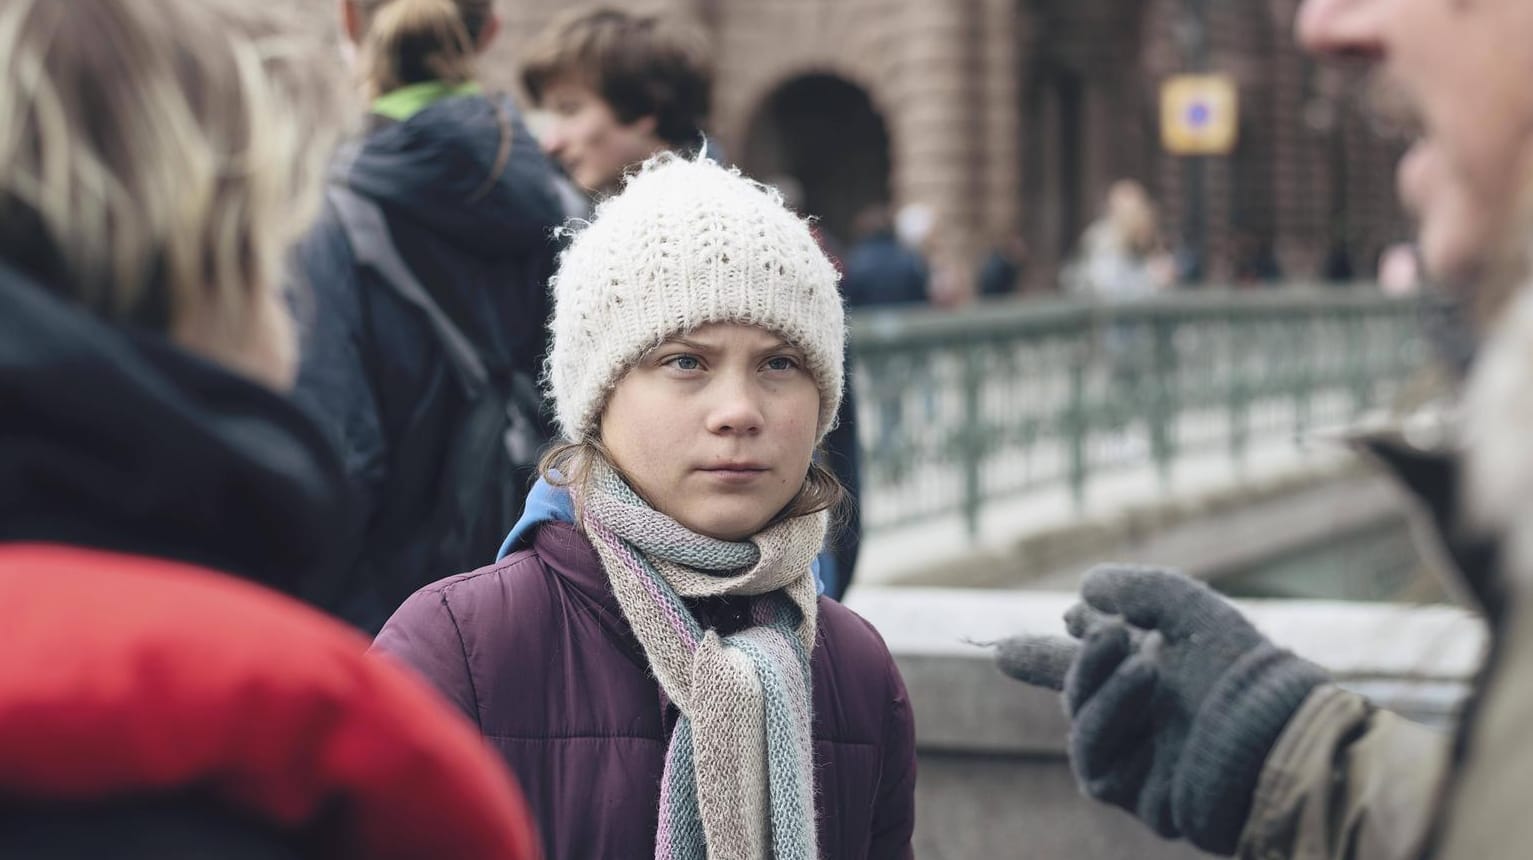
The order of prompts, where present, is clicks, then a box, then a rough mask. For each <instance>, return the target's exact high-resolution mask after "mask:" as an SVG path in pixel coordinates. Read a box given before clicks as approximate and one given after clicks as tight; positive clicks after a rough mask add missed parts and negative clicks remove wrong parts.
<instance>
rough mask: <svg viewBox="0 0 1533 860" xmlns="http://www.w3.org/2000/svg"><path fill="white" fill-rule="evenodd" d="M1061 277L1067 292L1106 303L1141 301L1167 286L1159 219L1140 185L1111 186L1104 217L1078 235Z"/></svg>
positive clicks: (1168, 275) (1127, 182)
mask: <svg viewBox="0 0 1533 860" xmlns="http://www.w3.org/2000/svg"><path fill="white" fill-rule="evenodd" d="M1064 277H1065V280H1066V282H1067V284H1069V286H1070V289H1072V290H1074V291H1077V292H1083V293H1086V294H1087V295H1090V296H1092V297H1093V298H1096V299H1100V300H1104V301H1124V300H1132V299H1138V298H1143V297H1145V296H1147V295H1150V294H1152V293H1154V292H1156V291H1158V290H1160V289H1163V288H1164V287H1166V286H1167V285H1169V284H1170V282H1171V273H1170V271H1169V260H1168V258H1167V256H1166V255H1165V253H1164V252H1163V250H1162V249H1161V236H1160V220H1159V215H1158V214H1157V213H1156V211H1155V204H1154V203H1152V202H1151V200H1150V195H1149V193H1148V192H1146V191H1145V188H1144V186H1143V185H1141V184H1140V183H1139V182H1137V181H1135V180H1132V179H1123V180H1119V181H1117V182H1115V183H1113V185H1112V187H1111V188H1110V189H1108V193H1107V199H1106V203H1105V206H1104V208H1103V212H1102V216H1101V217H1100V218H1098V219H1097V220H1096V221H1094V222H1093V223H1092V224H1091V226H1089V227H1087V228H1086V232H1085V234H1084V235H1082V236H1081V241H1080V248H1079V250H1078V252H1077V257H1076V260H1075V261H1074V263H1072V264H1071V266H1070V268H1069V270H1068V271H1067V272H1066V273H1065V275H1064Z"/></svg>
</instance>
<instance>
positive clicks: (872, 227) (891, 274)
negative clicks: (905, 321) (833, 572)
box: [842, 203, 930, 308]
mask: <svg viewBox="0 0 1533 860" xmlns="http://www.w3.org/2000/svg"><path fill="white" fill-rule="evenodd" d="M853 232H854V233H855V234H856V235H857V237H858V238H857V241H856V242H855V243H854V244H853V245H852V250H851V252H850V253H848V254H847V258H846V282H845V285H844V287H843V290H842V291H843V292H844V293H845V294H846V304H847V306H848V307H851V308H870V307H890V306H897V305H924V304H926V301H927V294H926V289H927V282H928V280H929V279H930V272H929V271H928V269H927V267H926V260H925V259H924V258H923V257H922V256H921V254H920V252H918V251H916V250H915V249H913V248H911V247H909V246H908V245H906V244H905V243H904V242H902V241H901V240H900V238H899V237H898V236H897V235H896V233H895V222H894V218H893V217H892V216H891V215H890V212H889V207H888V206H887V205H885V204H881V203H880V204H875V205H873V206H869V207H867V208H866V209H864V210H863V211H862V212H861V213H859V214H858V216H857V218H856V222H855V224H854V225H853Z"/></svg>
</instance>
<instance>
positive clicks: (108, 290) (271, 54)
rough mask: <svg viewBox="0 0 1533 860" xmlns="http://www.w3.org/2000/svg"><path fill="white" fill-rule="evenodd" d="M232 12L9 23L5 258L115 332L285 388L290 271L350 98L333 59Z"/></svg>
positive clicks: (0, 72)
mask: <svg viewBox="0 0 1533 860" xmlns="http://www.w3.org/2000/svg"><path fill="white" fill-rule="evenodd" d="M218 5H219V14H218V15H204V14H194V13H189V12H188V11H187V9H186V6H185V5H184V4H181V3H170V4H156V6H155V9H156V12H157V15H158V16H159V17H158V20H157V23H156V24H154V25H153V26H149V25H148V24H147V22H145V21H141V20H138V19H137V17H136V16H137V15H138V14H141V11H140V10H135V9H133V8H132V4H125V3H121V2H106V0H71V2H69V3H54V2H41V1H40V0H13V1H12V2H8V3H6V4H5V6H4V7H3V9H0V80H3V81H5V82H7V83H6V85H5V86H3V87H0V256H3V259H4V260H5V261H6V262H7V263H9V264H11V265H15V266H17V267H19V268H20V269H21V270H23V271H24V272H25V273H26V274H28V275H30V276H32V277H34V278H36V279H38V280H40V281H42V282H44V283H46V284H47V285H48V286H49V287H51V288H52V289H55V290H58V291H60V292H62V293H64V294H65V295H66V296H67V297H68V298H69V299H70V300H71V301H72V302H74V303H76V304H78V305H79V306H81V307H82V308H84V309H85V310H86V311H88V312H89V313H91V314H93V315H95V316H98V317H100V318H102V319H105V320H107V321H108V322H110V323H113V324H118V325H132V326H135V327H140V328H148V329H151V330H156V331H162V332H164V333H166V334H168V335H170V337H171V338H172V339H173V340H175V341H176V342H178V343H179V344H181V345H182V346H184V347H186V348H188V349H191V350H193V351H195V352H198V353H201V354H203V355H206V356H207V357H209V358H212V359H214V360H217V361H219V362H221V363H223V364H225V365H228V366H230V367H232V368H234V369H236V370H238V371H240V372H242V373H244V374H246V375H247V376H250V377H252V378H255V379H257V380H260V381H261V382H263V383H265V384H267V385H269V386H272V387H275V388H285V387H287V386H288V385H289V384H291V381H292V377H293V371H294V363H295V360H296V350H295V340H294V333H293V327H292V321H291V319H290V317H289V314H288V311H287V308H286V307H285V305H284V301H283V297H282V296H281V294H280V290H279V281H280V276H279V273H280V270H281V267H282V265H283V257H284V254H285V252H286V250H287V247H288V245H289V244H290V242H291V241H292V240H293V239H294V238H296V236H297V235H298V233H299V231H301V230H302V229H303V227H304V226H305V225H306V224H307V223H308V221H309V219H310V218H311V217H312V215H313V213H314V212H315V209H316V203H317V194H316V192H317V190H318V180H319V177H320V175H321V173H322V170H323V164H324V159H325V157H326V156H328V154H329V152H330V147H331V145H332V144H333V142H334V140H335V139H336V137H335V134H334V132H335V128H334V119H333V117H334V115H335V113H336V110H337V107H338V106H339V105H340V104H342V99H341V96H340V93H339V91H338V90H335V89H333V88H331V87H329V86H327V83H326V82H327V81H330V80H333V79H334V78H333V76H332V75H330V74H328V72H327V70H326V69H325V68H324V66H325V60H324V55H323V54H319V55H315V54H314V52H313V51H312V50H310V48H311V47H312V46H311V45H309V44H307V43H305V42H302V41H296V40H295V38H294V37H293V36H292V35H291V34H288V33H283V32H281V31H279V30H278V29H277V28H276V26H275V25H273V24H271V23H270V22H268V21H263V20H262V19H261V18H260V16H258V15H248V16H242V15H237V14H236V13H235V12H234V11H233V10H232V9H230V8H225V7H232V6H235V5H239V4H226V3H220V4H218ZM236 19H248V20H239V24H238V25H237V26H238V27H239V28H241V29H238V30H235V31H234V32H226V31H225V30H224V29H223V28H222V26H221V24H222V23H223V22H225V21H233V20H236ZM231 26H232V25H231ZM247 33H248V38H247V37H245V35H246V34H247ZM116 34H123V35H121V36H120V37H119V38H115V39H113V38H107V37H108V36H113V35H116ZM273 117H286V118H290V119H289V120H287V121H272V118H273Z"/></svg>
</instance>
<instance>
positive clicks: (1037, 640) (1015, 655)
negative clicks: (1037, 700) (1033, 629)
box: [995, 635, 1081, 690]
mask: <svg viewBox="0 0 1533 860" xmlns="http://www.w3.org/2000/svg"><path fill="white" fill-rule="evenodd" d="M1080 650H1081V646H1080V643H1078V642H1072V641H1071V640H1069V639H1066V638H1065V637H1063V636H1034V635H1027V636H1013V637H1012V638H1010V639H1003V640H1001V641H1000V642H999V643H997V645H996V649H995V662H996V665H997V666H999V667H1000V668H1001V671H1002V672H1005V673H1006V674H1008V675H1010V676H1011V677H1013V678H1016V679H1017V680H1018V681H1021V682H1023V683H1024V684H1031V685H1033V686H1034V687H1044V688H1046V689H1050V690H1062V689H1064V686H1065V674H1066V673H1068V672H1069V670H1070V664H1071V663H1073V662H1075V656H1076V655H1077V654H1079V653H1080Z"/></svg>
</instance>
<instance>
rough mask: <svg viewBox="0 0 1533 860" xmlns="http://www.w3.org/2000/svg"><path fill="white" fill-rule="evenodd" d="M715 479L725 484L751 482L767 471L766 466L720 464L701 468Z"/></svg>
mask: <svg viewBox="0 0 1533 860" xmlns="http://www.w3.org/2000/svg"><path fill="white" fill-rule="evenodd" d="M700 471H701V472H702V473H703V474H704V475H707V476H708V477H709V478H712V479H713V480H716V481H720V482H722V483H725V484H749V483H751V482H752V481H755V480H756V479H758V478H760V477H762V476H763V475H765V474H766V473H767V469H766V468H765V467H764V466H736V465H729V466H719V467H711V468H705V469H701V470H700Z"/></svg>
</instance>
